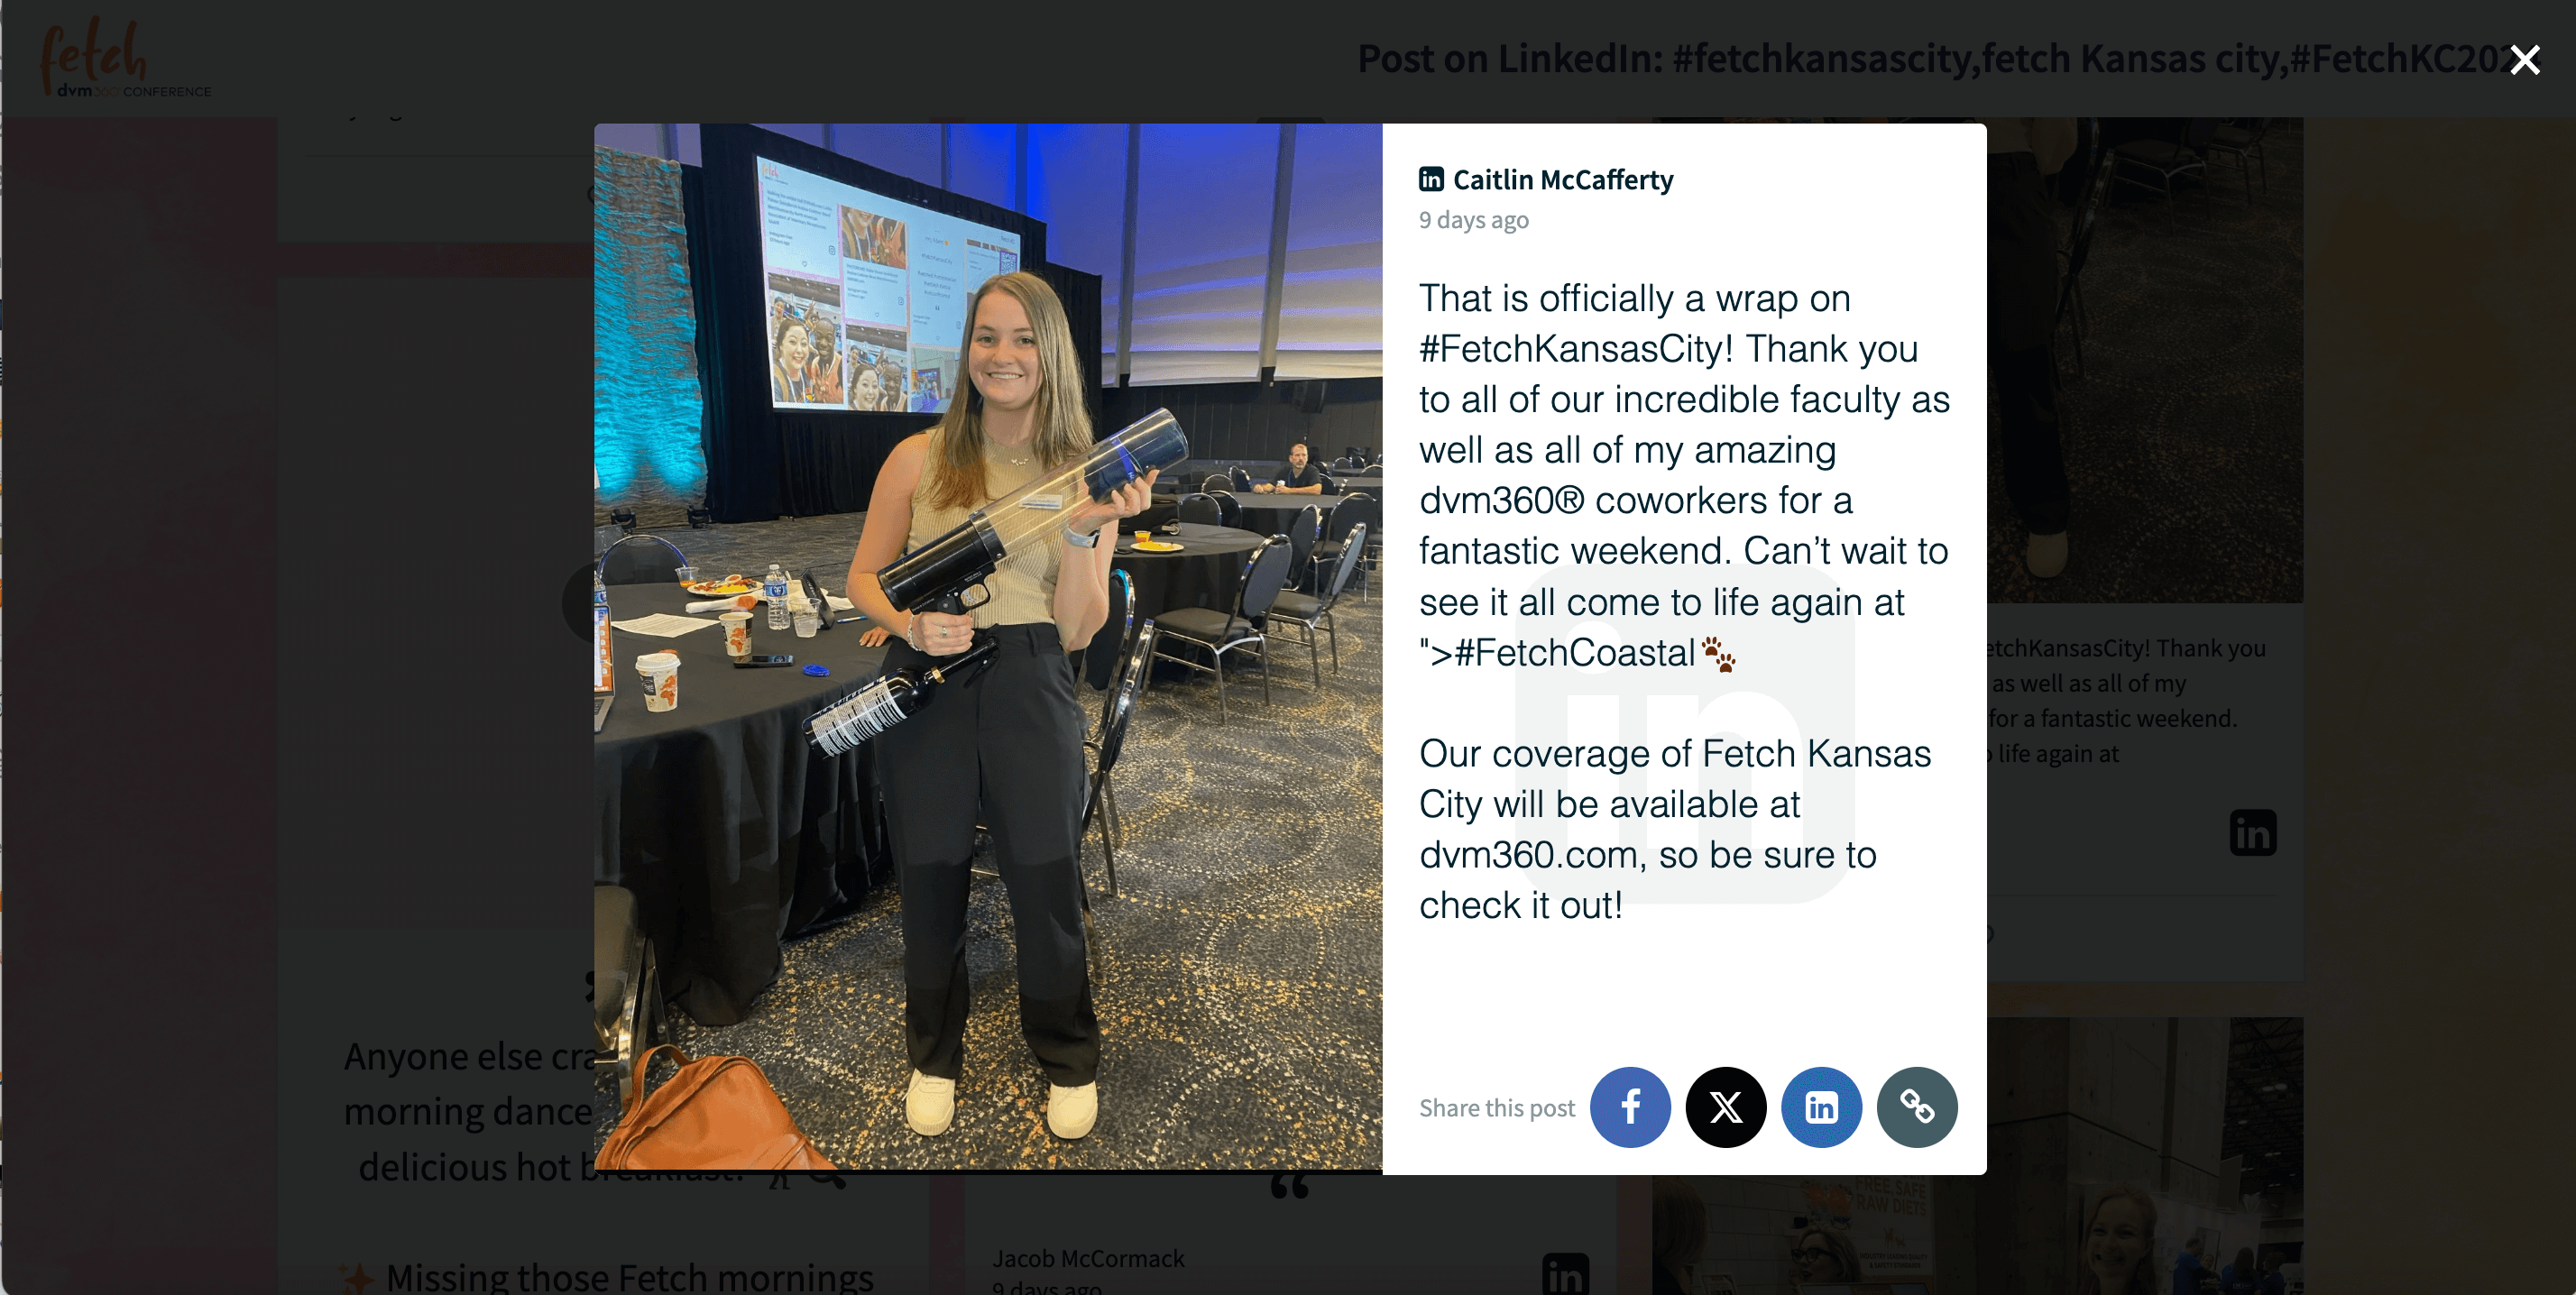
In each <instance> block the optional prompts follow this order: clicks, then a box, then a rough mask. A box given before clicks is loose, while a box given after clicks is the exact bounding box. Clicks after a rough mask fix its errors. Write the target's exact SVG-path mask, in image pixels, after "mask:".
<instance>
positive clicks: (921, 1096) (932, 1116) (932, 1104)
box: [903, 1070, 957, 1138]
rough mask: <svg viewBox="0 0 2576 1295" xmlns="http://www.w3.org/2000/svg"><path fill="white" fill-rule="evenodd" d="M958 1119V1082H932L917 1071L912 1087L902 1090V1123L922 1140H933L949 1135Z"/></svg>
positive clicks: (945, 1080)
mask: <svg viewBox="0 0 2576 1295" xmlns="http://www.w3.org/2000/svg"><path fill="white" fill-rule="evenodd" d="M956 1119H957V1081H956V1080H954V1079H933V1078H931V1077H930V1076H928V1075H925V1074H923V1073H921V1072H920V1071H918V1070H916V1071H913V1072H912V1085H911V1087H909V1088H906V1089H904V1090H903V1122H904V1123H906V1124H909V1125H911V1126H912V1131H913V1132H915V1133H918V1134H920V1135H921V1136H923V1137H925V1138H935V1137H938V1136H939V1135H940V1134H942V1133H946V1132H947V1131H948V1126H949V1124H951V1123H952V1122H954V1121H955V1120H956Z"/></svg>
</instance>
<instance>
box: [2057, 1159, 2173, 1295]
mask: <svg viewBox="0 0 2576 1295" xmlns="http://www.w3.org/2000/svg"><path fill="white" fill-rule="evenodd" d="M2155 1253H2156V1202H2155V1200H2154V1198H2152V1197H2150V1196H2148V1195H2147V1194H2146V1193H2145V1192H2142V1191H2139V1190H2138V1189H2137V1188H2135V1187H2131V1186H2130V1185H2128V1184H2127V1183H2121V1184H2119V1185H2117V1186H2115V1187H2112V1188H2110V1189H2109V1190H2107V1191H2105V1192H2103V1193H2102V1195H2101V1197H2100V1199H2098V1200H2095V1201H2094V1202H2093V1216H2092V1217H2091V1218H2089V1219H2086V1220H2085V1221H2084V1273H2083V1275H2082V1276H2081V1277H2078V1278H2077V1279H2076V1282H2075V1291H2076V1295H2157V1291H2156V1271H2155Z"/></svg>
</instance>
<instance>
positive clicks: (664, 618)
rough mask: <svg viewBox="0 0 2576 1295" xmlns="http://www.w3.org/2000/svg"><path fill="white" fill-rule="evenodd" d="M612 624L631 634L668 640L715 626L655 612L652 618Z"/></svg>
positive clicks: (640, 618) (639, 617) (709, 622)
mask: <svg viewBox="0 0 2576 1295" xmlns="http://www.w3.org/2000/svg"><path fill="white" fill-rule="evenodd" d="M610 623H611V624H613V625H615V626H617V628H619V629H622V630H624V631H626V632H627V633H629V634H652V635H655V636H658V637H661V638H666V639H669V638H678V637H679V636H681V635H683V634H686V633H688V632H689V631H690V630H702V629H705V628H707V627H708V626H710V625H713V624H715V622H714V621H701V620H691V619H690V618H688V617H686V616H674V615H672V614H671V613H669V612H655V613H653V614H652V615H650V616H638V617H636V618H635V619H634V620H631V621H612V622H610Z"/></svg>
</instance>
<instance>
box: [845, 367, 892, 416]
mask: <svg viewBox="0 0 2576 1295" xmlns="http://www.w3.org/2000/svg"><path fill="white" fill-rule="evenodd" d="M884 399H885V379H883V378H880V377H878V376H877V370H876V366H875V365H873V364H871V365H865V366H862V367H861V368H860V369H859V380H858V381H856V382H854V383H851V384H850V408H852V409H875V408H877V407H878V406H879V405H880V404H881V403H882V402H883V401H884Z"/></svg>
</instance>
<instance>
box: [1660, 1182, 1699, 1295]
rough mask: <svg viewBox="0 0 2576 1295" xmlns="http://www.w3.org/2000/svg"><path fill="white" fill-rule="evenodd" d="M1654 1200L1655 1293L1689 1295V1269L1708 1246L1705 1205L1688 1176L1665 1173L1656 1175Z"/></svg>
mask: <svg viewBox="0 0 2576 1295" xmlns="http://www.w3.org/2000/svg"><path fill="white" fill-rule="evenodd" d="M1654 1203H1655V1213H1654V1218H1653V1221H1652V1224H1651V1228H1650V1235H1651V1237H1652V1240H1653V1242H1654V1246H1655V1271H1654V1283H1653V1286H1654V1295H1692V1289H1693V1286H1692V1281H1691V1278H1692V1277H1693V1276H1694V1274H1693V1272H1692V1269H1694V1268H1696V1267H1697V1266H1698V1265H1699V1256H1700V1252H1701V1251H1703V1250H1706V1249H1707V1248H1708V1204H1707V1203H1706V1202H1704V1201H1702V1200H1701V1199H1700V1197H1699V1189H1698V1188H1696V1187H1693V1186H1691V1185H1690V1180H1689V1179H1687V1178H1673V1177H1668V1176H1664V1175H1657V1176H1656V1178H1655V1196H1654Z"/></svg>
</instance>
